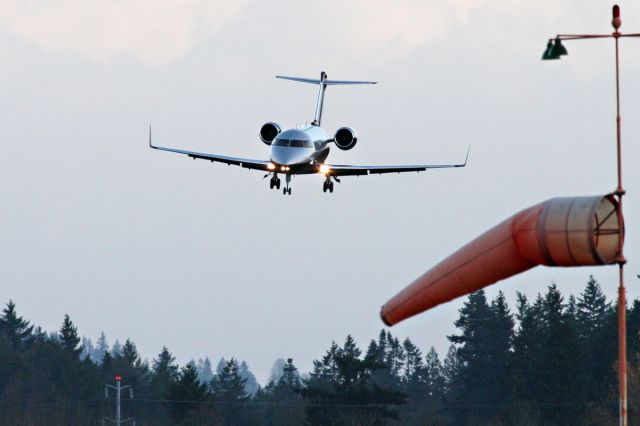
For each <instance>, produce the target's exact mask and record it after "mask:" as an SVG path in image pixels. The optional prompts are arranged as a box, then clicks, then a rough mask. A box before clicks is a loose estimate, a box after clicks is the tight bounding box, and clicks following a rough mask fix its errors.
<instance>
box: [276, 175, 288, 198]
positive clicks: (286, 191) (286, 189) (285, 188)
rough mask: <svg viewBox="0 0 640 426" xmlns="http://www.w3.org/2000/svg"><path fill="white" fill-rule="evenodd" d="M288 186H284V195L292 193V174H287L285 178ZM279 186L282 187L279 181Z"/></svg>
mask: <svg viewBox="0 0 640 426" xmlns="http://www.w3.org/2000/svg"><path fill="white" fill-rule="evenodd" d="M285 182H286V184H287V186H285V187H284V188H282V195H291V188H289V182H291V175H286V180H285ZM278 188H280V184H279V183H278Z"/></svg>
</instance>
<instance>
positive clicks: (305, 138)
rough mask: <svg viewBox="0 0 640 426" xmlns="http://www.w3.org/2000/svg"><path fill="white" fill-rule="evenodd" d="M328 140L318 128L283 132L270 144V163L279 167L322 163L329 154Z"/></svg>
mask: <svg viewBox="0 0 640 426" xmlns="http://www.w3.org/2000/svg"><path fill="white" fill-rule="evenodd" d="M329 140H330V138H329V135H328V134H327V132H325V131H324V130H323V129H322V128H321V127H319V126H314V125H310V126H306V127H302V128H298V129H289V130H285V131H284V132H281V133H280V134H279V135H278V136H277V137H276V139H275V140H274V141H273V142H272V143H271V158H270V159H271V162H272V163H274V164H275V165H276V166H280V167H281V166H294V167H295V166H298V167H299V166H308V165H314V164H317V163H322V162H324V160H325V159H326V158H327V155H328V154H329V147H328V146H327V143H328V141H329Z"/></svg>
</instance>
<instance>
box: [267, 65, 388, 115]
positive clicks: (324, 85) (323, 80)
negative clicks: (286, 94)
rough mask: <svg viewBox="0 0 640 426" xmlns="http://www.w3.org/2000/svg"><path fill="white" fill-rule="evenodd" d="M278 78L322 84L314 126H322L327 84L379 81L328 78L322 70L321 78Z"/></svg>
mask: <svg viewBox="0 0 640 426" xmlns="http://www.w3.org/2000/svg"><path fill="white" fill-rule="evenodd" d="M276 78H282V79H285V80H292V81H298V82H301V83H311V84H317V85H319V86H320V88H319V89H318V100H317V101H316V112H315V113H314V115H313V121H312V122H311V124H312V125H314V126H320V121H321V120H322V104H323V103H324V91H325V90H326V89H327V86H338V85H347V84H377V83H378V82H377V81H347V80H328V79H327V73H326V72H324V71H322V72H321V73H320V80H316V79H312V78H302V77H286V76H283V75H277V76H276Z"/></svg>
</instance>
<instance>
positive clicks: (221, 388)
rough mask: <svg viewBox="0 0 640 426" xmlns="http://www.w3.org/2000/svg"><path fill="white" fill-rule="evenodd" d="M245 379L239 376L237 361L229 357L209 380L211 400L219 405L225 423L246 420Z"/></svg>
mask: <svg viewBox="0 0 640 426" xmlns="http://www.w3.org/2000/svg"><path fill="white" fill-rule="evenodd" d="M245 384H246V379H243V378H242V377H241V376H240V372H239V371H238V363H237V361H236V360H235V359H234V358H231V359H230V360H229V361H228V362H227V363H226V365H225V366H224V368H223V369H222V371H221V372H220V373H219V374H216V375H215V377H214V378H213V380H212V382H211V390H212V393H213V400H214V401H215V402H216V403H217V404H219V406H220V414H221V416H222V419H223V421H224V423H225V424H230V425H231V424H234V425H235V424H238V425H242V424H245V423H246V422H247V417H246V414H247V413H246V407H245V404H246V403H247V402H248V401H249V398H250V396H249V395H248V394H247V393H246V391H245Z"/></svg>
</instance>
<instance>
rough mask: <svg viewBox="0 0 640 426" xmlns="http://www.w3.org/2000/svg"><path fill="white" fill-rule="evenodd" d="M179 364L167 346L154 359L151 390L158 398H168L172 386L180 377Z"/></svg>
mask: <svg viewBox="0 0 640 426" xmlns="http://www.w3.org/2000/svg"><path fill="white" fill-rule="evenodd" d="M178 376H179V374H178V366H177V365H176V364H175V358H174V357H173V356H172V355H171V352H169V350H168V349H167V347H166V346H163V347H162V351H161V352H160V354H158V357H157V358H156V359H154V360H153V364H152V375H151V390H152V392H153V393H154V394H155V397H156V398H157V399H166V398H167V396H168V394H169V390H170V389H171V386H172V385H173V384H174V382H175V381H176V380H177V379H178Z"/></svg>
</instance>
